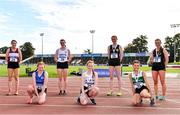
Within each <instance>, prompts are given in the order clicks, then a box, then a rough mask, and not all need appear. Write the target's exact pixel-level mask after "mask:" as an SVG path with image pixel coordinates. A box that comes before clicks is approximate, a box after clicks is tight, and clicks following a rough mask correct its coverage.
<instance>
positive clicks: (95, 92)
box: [88, 87, 99, 98]
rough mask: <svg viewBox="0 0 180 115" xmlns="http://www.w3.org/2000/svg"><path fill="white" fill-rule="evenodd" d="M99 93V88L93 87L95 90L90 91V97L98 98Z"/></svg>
mask: <svg viewBox="0 0 180 115" xmlns="http://www.w3.org/2000/svg"><path fill="white" fill-rule="evenodd" d="M98 93H99V88H98V87H93V88H92V89H91V90H90V91H89V93H88V95H89V97H92V98H94V97H96V96H97V95H98Z"/></svg>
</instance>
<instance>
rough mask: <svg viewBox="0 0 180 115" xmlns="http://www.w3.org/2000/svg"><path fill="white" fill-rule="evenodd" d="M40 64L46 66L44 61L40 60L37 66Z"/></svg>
mask: <svg viewBox="0 0 180 115" xmlns="http://www.w3.org/2000/svg"><path fill="white" fill-rule="evenodd" d="M39 65H44V67H45V63H44V62H43V61H40V62H38V63H37V67H38V66H39Z"/></svg>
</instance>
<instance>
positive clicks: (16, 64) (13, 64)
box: [7, 62, 20, 69]
mask: <svg viewBox="0 0 180 115" xmlns="http://www.w3.org/2000/svg"><path fill="white" fill-rule="evenodd" d="M19 67H20V66H19V62H8V66H7V68H9V69H17V68H19Z"/></svg>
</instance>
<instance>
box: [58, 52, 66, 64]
mask: <svg viewBox="0 0 180 115" xmlns="http://www.w3.org/2000/svg"><path fill="white" fill-rule="evenodd" d="M66 57H67V56H66V54H59V61H60V62H64V61H66Z"/></svg>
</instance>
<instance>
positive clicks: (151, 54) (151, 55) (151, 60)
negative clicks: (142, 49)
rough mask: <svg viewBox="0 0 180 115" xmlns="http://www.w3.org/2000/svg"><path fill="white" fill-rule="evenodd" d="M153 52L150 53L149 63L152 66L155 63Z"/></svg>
mask: <svg viewBox="0 0 180 115" xmlns="http://www.w3.org/2000/svg"><path fill="white" fill-rule="evenodd" d="M153 58H154V57H153V51H152V52H151V53H150V57H149V61H150V63H151V64H152V63H153Z"/></svg>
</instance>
